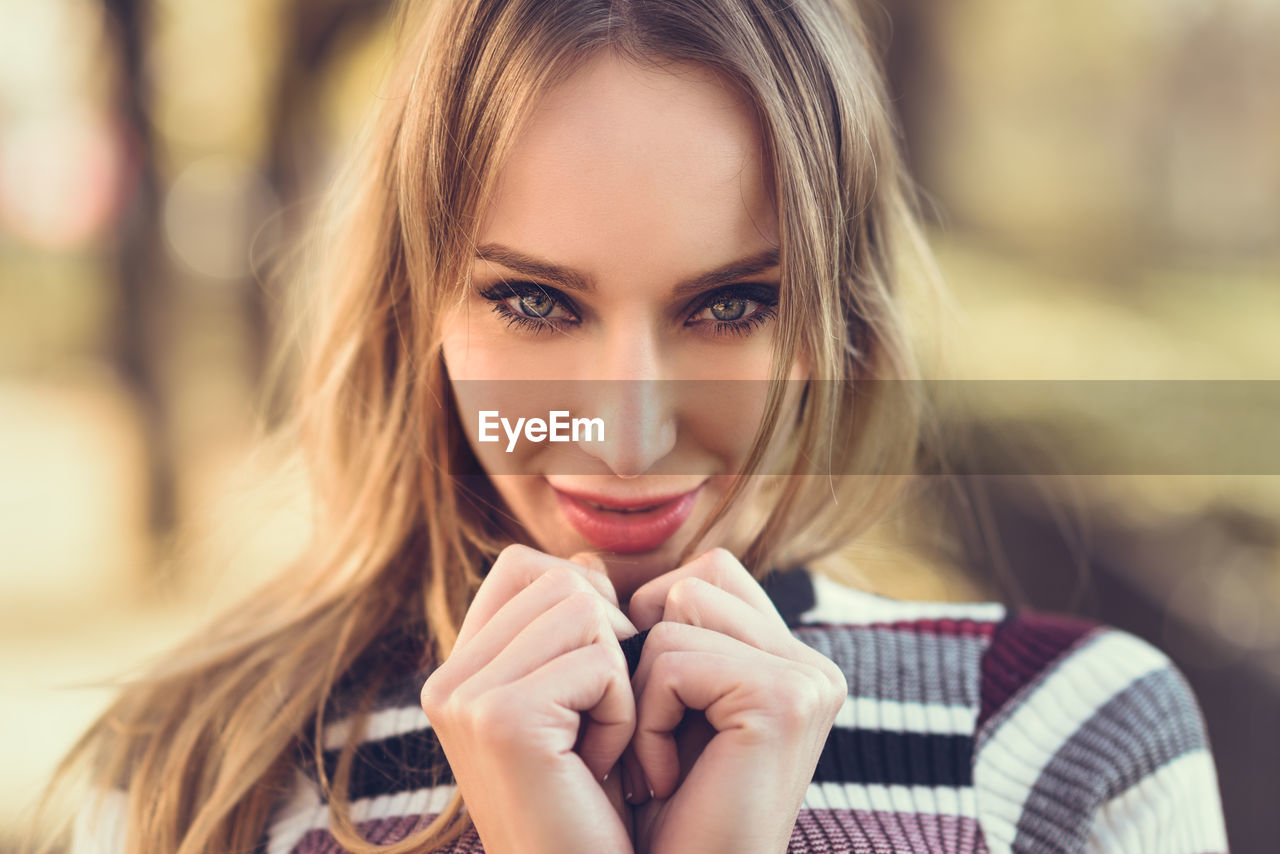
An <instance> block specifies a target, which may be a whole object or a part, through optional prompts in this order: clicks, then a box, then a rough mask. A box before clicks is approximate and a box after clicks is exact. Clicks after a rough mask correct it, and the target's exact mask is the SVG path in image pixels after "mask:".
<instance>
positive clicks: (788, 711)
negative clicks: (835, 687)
mask: <svg viewBox="0 0 1280 854" xmlns="http://www.w3.org/2000/svg"><path fill="white" fill-rule="evenodd" d="M779 681H780V683H781V684H779V685H778V686H776V687H777V690H776V692H775V696H776V697H777V704H776V706H775V710H776V713H777V715H778V716H779V717H780V718H781V719H782V720H783V721H784V722H786V723H787V724H792V725H798V724H803V723H805V722H808V721H811V720H813V718H814V717H815V716H817V715H819V714H820V713H821V712H823V711H825V710H826V708H827V703H826V697H825V693H824V692H823V691H822V689H821V688H820V687H819V685H818V684H817V683H816V682H814V680H812V679H809V678H805V677H804V676H801V675H798V674H789V675H787V676H785V677H783V678H782V679H780V680H779Z"/></svg>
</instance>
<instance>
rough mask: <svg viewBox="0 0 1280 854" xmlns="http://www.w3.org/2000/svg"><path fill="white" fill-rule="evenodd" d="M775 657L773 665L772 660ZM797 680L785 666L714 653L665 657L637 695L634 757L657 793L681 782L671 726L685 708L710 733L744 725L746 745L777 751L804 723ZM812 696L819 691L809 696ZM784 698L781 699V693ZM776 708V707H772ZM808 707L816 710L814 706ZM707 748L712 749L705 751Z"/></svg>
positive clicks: (681, 717)
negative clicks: (700, 714) (698, 714)
mask: <svg viewBox="0 0 1280 854" xmlns="http://www.w3.org/2000/svg"><path fill="white" fill-rule="evenodd" d="M772 661H774V662H777V661H778V659H776V658H774V659H772ZM801 684H802V680H800V679H798V678H797V674H790V675H788V673H787V668H786V667H781V666H776V665H772V666H771V665H769V664H768V663H762V662H760V661H754V660H748V659H743V658H738V657H734V656H730V655H724V654H721V653H716V652H702V651H699V652H691V651H687V650H680V651H674V652H667V653H665V654H663V655H662V656H661V657H660V658H659V659H658V660H657V661H656V662H655V664H654V670H653V676H652V679H651V682H650V685H649V686H648V688H647V689H646V690H645V691H644V693H642V694H638V695H637V698H638V699H637V701H636V704H637V705H636V731H635V737H634V738H633V739H632V748H633V749H634V750H635V756H636V760H637V762H639V764H640V766H641V770H642V772H643V774H644V776H645V778H646V780H647V781H648V786H649V789H650V790H652V792H653V796H654V797H655V798H659V799H662V798H668V797H670V796H671V795H672V793H674V792H675V790H676V787H677V786H678V785H679V782H680V756H679V750H678V746H677V744H676V738H675V732H676V729H677V728H678V727H679V726H680V724H681V723H682V722H683V720H684V716H685V711H686V710H687V709H699V710H702V711H704V713H705V715H706V720H707V723H709V724H710V725H711V726H712V727H713V728H714V729H715V730H716V733H717V735H716V736H715V738H720V737H722V736H721V735H720V734H721V733H724V732H725V731H727V730H734V729H741V730H742V731H743V732H744V733H746V734H747V735H746V736H745V737H746V739H747V742H748V743H749V744H751V745H753V746H757V747H763V748H765V749H767V750H769V751H772V752H777V750H778V746H779V745H780V744H781V743H782V739H784V738H786V737H788V736H792V735H794V734H793V733H792V732H791V730H793V729H795V728H796V727H797V726H799V725H801V723H800V722H799V721H797V720H796V715H795V714H794V713H792V712H791V711H790V710H791V709H792V708H796V707H806V708H807V706H805V703H806V702H807V701H808V698H807V697H806V698H804V700H803V701H799V702H798V701H797V699H796V698H795V697H793V696H790V695H793V694H796V693H801V692H797V687H796V686H798V685H801ZM814 696H816V695H814ZM779 697H785V698H786V699H785V702H784V703H781V704H779V703H778V698H779ZM775 708H776V709H778V711H774V709H775ZM813 708H815V709H817V708H819V706H818V704H816V703H815V704H814V706H813ZM708 749H709V748H708Z"/></svg>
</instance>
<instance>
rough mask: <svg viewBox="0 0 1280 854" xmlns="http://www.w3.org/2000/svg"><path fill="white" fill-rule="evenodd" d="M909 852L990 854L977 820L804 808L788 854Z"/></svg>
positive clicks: (872, 811) (884, 853) (788, 847)
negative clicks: (987, 853) (987, 852)
mask: <svg viewBox="0 0 1280 854" xmlns="http://www.w3.org/2000/svg"><path fill="white" fill-rule="evenodd" d="M904 851H929V852H945V854H985V852H986V851H987V844H986V841H985V840H984V839H983V836H982V831H981V829H980V828H979V827H978V822H977V819H973V818H964V817H960V816H951V815H931V814H928V813H901V812H881V811H879V810H842V809H813V810H810V809H804V810H801V811H800V815H799V817H798V818H797V819H796V826H795V828H794V829H793V830H792V831H791V843H790V844H789V845H788V846H787V854H809V853H810V852H812V854H818V852H823V854H830V852H857V854H864V852H865V854H881V852H883V854H897V852H904Z"/></svg>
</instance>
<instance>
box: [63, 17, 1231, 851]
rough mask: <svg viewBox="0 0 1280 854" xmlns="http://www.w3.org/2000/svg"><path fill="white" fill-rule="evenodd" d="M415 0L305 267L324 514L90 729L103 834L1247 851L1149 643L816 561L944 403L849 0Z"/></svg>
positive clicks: (906, 222)
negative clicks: (274, 570)
mask: <svg viewBox="0 0 1280 854" xmlns="http://www.w3.org/2000/svg"><path fill="white" fill-rule="evenodd" d="M406 8H407V9H408V10H409V11H410V12H411V13H416V12H423V13H424V14H423V15H422V17H421V19H420V20H419V19H418V18H416V17H412V16H408V15H407V16H406V18H405V19H404V20H405V30H404V32H405V33H406V35H407V36H408V38H407V40H406V42H405V45H404V47H403V49H402V51H401V54H400V57H401V61H400V63H399V65H398V66H397V68H398V71H397V72H396V74H395V76H394V81H395V82H394V86H393V88H392V90H391V91H390V93H389V94H387V95H386V96H385V97H383V98H380V99H379V109H380V112H379V114H378V116H377V118H376V120H375V122H374V124H373V125H372V126H371V128H372V129H371V132H370V133H369V134H368V135H367V136H366V137H365V139H364V140H363V144H362V148H361V153H360V156H359V159H358V160H357V161H356V164H357V166H356V168H355V169H354V170H353V171H352V172H350V173H349V174H348V175H347V181H346V183H345V184H343V185H342V187H341V189H340V191H339V192H337V193H336V194H335V198H336V199H337V200H339V201H338V211H337V213H338V217H337V219H336V223H337V225H336V228H335V230H334V231H333V232H331V235H330V239H329V241H328V242H327V243H326V244H325V245H326V248H327V249H328V250H329V251H328V252H327V254H326V255H325V256H324V259H323V260H324V263H323V264H322V265H321V267H322V269H323V273H324V276H325V278H324V279H323V280H322V281H321V282H320V283H319V285H318V286H317V294H318V296H319V297H320V298H321V301H322V307H321V309H320V312H319V314H318V317H319V318H320V328H319V335H318V337H317V338H316V339H315V340H314V342H313V348H312V350H311V351H310V352H311V355H310V359H309V361H308V362H307V373H306V375H305V377H304V379H303V382H302V384H301V394H300V397H299V406H298V408H297V421H296V427H297V435H298V438H299V441H301V442H302V443H303V447H304V448H305V449H306V451H307V453H308V456H309V461H310V465H311V470H312V471H313V472H314V485H315V489H316V494H317V497H318V500H319V502H320V504H319V507H320V511H321V513H322V516H321V518H320V520H319V523H318V524H317V526H316V537H315V540H314V541H313V543H312V546H311V548H310V549H309V550H308V551H307V553H306V554H305V555H304V556H303V557H302V558H301V559H300V560H299V561H298V562H297V563H296V565H294V566H293V567H292V568H291V569H290V570H289V571H288V572H286V573H283V574H282V575H281V576H280V577H278V578H277V579H275V580H273V581H271V582H269V583H267V584H265V585H264V586H263V587H262V588H261V589H260V590H258V591H255V592H254V594H253V595H252V596H250V597H248V598H247V599H246V600H245V602H244V603H243V605H242V606H241V607H238V608H237V609H235V610H234V611H233V612H232V613H229V614H227V615H226V616H225V617H223V618H222V619H220V620H218V621H216V622H215V623H214V624H213V625H212V626H210V627H209V628H208V629H207V630H206V631H204V632H202V633H201V634H200V635H199V637H198V638H197V639H195V640H193V641H192V642H191V643H190V644H189V645H187V646H186V647H184V648H182V649H181V650H180V651H179V652H178V653H177V654H176V655H174V656H173V657H172V659H171V660H170V662H169V663H168V664H167V665H166V666H165V667H163V668H161V669H160V670H158V671H157V672H156V673H154V674H153V675H152V676H151V677H150V678H149V679H147V680H145V681H142V682H139V683H137V684H135V685H132V686H130V688H129V689H128V690H127V691H125V692H124V693H123V694H122V696H121V697H120V699H119V700H118V701H117V702H116V703H115V705H113V706H112V708H111V709H109V710H108V712H107V713H106V714H105V715H104V716H103V718H102V719H101V720H100V721H98V722H97V723H96V724H95V726H94V727H93V728H92V729H91V730H90V732H89V733H87V734H86V736H85V737H84V739H82V741H81V743H80V744H78V745H77V748H76V750H75V752H74V753H73V756H72V759H75V760H84V761H86V762H88V764H89V765H91V767H93V768H94V769H95V784H96V786H97V788H98V790H99V791H100V792H101V793H102V794H101V797H99V798H97V799H96V800H95V801H94V802H92V804H91V805H90V806H88V807H86V808H85V809H84V810H83V811H82V812H81V813H80V815H79V817H78V819H77V824H76V836H75V840H76V842H75V850H95V849H93V848H92V847H91V846H92V845H94V844H99V845H105V846H107V847H106V850H112V851H130V852H148V854H151V852H171V851H172V852H184V854H186V852H198V851H210V852H212V851H218V852H224V851H249V850H263V851H267V852H278V851H279V852H283V851H294V852H315V851H337V850H350V851H392V852H408V851H428V850H447V851H476V850H481V847H483V850H485V851H488V852H515V851H520V852H538V851H590V852H625V851H652V852H703V851H721V850H723V851H735V852H743V851H760V852H766V851H767V852H778V851H782V850H788V849H789V850H793V851H829V850H875V851H891V850H892V851H899V850H945V851H984V850H996V849H1000V850H1082V849H1085V848H1091V849H1094V850H1120V849H1121V848H1123V849H1124V850H1142V851H1183V850H1185V851H1212V850H1225V847H1226V842H1225V837H1224V835H1223V830H1222V820H1221V814H1220V811H1219V809H1218V806H1217V803H1218V800H1217V799H1218V796H1217V788H1216V779H1215V777H1214V771H1213V764H1212V761H1211V759H1210V757H1209V753H1208V746H1207V742H1206V740H1205V734H1204V731H1203V727H1202V724H1201V721H1200V717H1199V713H1198V711H1197V709H1196V706H1195V702H1194V698H1193V697H1192V696H1191V694H1190V692H1189V690H1188V688H1187V686H1186V684H1185V682H1184V681H1182V679H1181V677H1180V676H1179V674H1178V673H1177V671H1176V670H1174V669H1173V668H1172V666H1171V665H1170V663H1169V662H1168V660H1167V659H1166V658H1164V657H1163V656H1162V655H1161V654H1160V653H1159V652H1158V651H1156V650H1154V649H1153V648H1151V647H1150V646H1148V645H1146V644H1145V643H1143V642H1141V641H1139V640H1138V639H1136V638H1134V637H1132V636H1129V635H1126V634H1123V633H1121V632H1118V631H1114V630H1110V629H1106V628H1104V627H1100V626H1093V625H1088V624H1084V623H1081V622H1078V621H1072V620H1067V619H1064V618H1054V617H1049V616H1044V615H1035V614H1025V613H1015V612H1013V611H1007V610H1006V609H1004V608H1003V607H1002V606H1000V605H999V604H997V603H985V604H970V605H946V604H941V603H908V602H896V601H894V600H889V599H884V598H881V597H878V596H874V595H871V594H868V593H864V592H861V591H858V590H857V589H855V588H854V587H853V586H850V585H845V584H840V583H838V582H837V581H836V580H835V579H834V578H831V577H828V576H826V575H823V574H821V573H819V572H816V571H811V567H812V566H814V565H815V564H816V563H817V562H818V561H821V560H823V559H826V558H830V557H831V556H832V555H834V554H836V553H837V552H838V551H839V550H840V549H841V548H842V547H844V546H846V545H847V544H849V543H850V542H852V541H853V540H854V539H855V538H856V537H857V536H858V535H859V534H860V533H861V532H862V531H864V530H865V529H866V527H867V526H868V525H869V524H870V523H871V521H872V520H873V519H874V518H875V517H876V515H878V514H879V513H881V512H883V510H884V508H885V507H886V506H887V505H888V502H889V501H890V499H891V498H892V497H893V495H894V493H895V491H896V490H897V489H898V487H899V486H900V481H901V478H899V477H897V475H900V474H902V473H904V472H906V471H907V469H908V466H909V463H910V461H911V460H912V459H913V457H914V455H915V453H916V448H917V444H918V438H919V434H920V430H919V411H920V410H919V402H918V401H916V400H914V399H913V398H912V397H911V396H910V395H909V394H908V393H904V392H903V391H902V389H903V388H911V386H910V385H909V384H903V385H902V386H899V387H897V390H896V391H892V389H894V388H895V384H893V383H880V382H877V381H880V380H910V379H912V378H913V377H915V376H916V368H915V365H914V361H913V359H912V355H911V353H910V350H909V348H908V346H907V343H906V341H907V337H906V334H905V331H904V328H903V319H902V318H901V317H900V313H899V309H898V303H897V290H898V287H899V284H898V282H897V281H896V279H895V270H896V269H897V264H898V262H899V261H901V260H902V259H903V258H904V257H905V256H908V255H911V254H913V253H914V254H915V255H916V256H917V257H920V258H923V257H925V256H924V255H923V253H924V251H925V250H924V248H923V243H922V242H921V240H920V238H919V235H918V232H917V230H916V226H915V224H914V220H913V218H912V213H911V210H912V209H911V205H910V204H909V189H908V188H909V183H908V179H907V177H906V176H905V174H904V172H903V168H902V164H901V161H900V159H899V155H898V152H897V149H896V147H895V136H894V130H893V125H892V122H891V120H890V116H889V112H888V109H887V101H886V98H885V94H884V92H883V90H882V88H881V83H880V79H879V74H878V71H877V69H876V64H875V62H874V61H873V58H872V55H871V53H870V51H869V48H868V42H867V38H866V35H865V33H864V31H863V27H862V24H861V23H860V21H859V19H858V17H857V15H856V14H855V11H854V9H853V8H852V6H851V4H849V3H845V2H840V0H798V1H797V0H789V2H786V3H776V2H771V0H718V2H713V1H712V0H705V2H684V0H650V2H641V0H558V2H535V0H514V2H494V0H453V2H430V3H422V4H415V5H413V6H412V7H406ZM557 418H560V419H562V420H561V422H560V425H559V426H560V428H562V429H560V430H559V432H558V433H557V427H556V423H557ZM522 419H523V420H522ZM531 419H539V420H538V421H537V422H535V421H533V420H531ZM563 419H569V420H568V423H567V425H566V423H565V422H564V421H563ZM597 425H598V429H597ZM557 435H559V436H560V438H559V439H556V436H557ZM424 712H425V715H424V714H423V713H424ZM464 802H465V810H464V809H463V804H464Z"/></svg>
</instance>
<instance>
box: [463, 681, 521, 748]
mask: <svg viewBox="0 0 1280 854" xmlns="http://www.w3.org/2000/svg"><path fill="white" fill-rule="evenodd" d="M520 708H521V707H520V704H518V703H512V702H510V700H509V699H508V698H507V697H506V696H505V694H504V692H503V691H501V690H500V689H494V690H492V691H488V692H486V693H485V694H483V695H482V696H480V697H477V698H475V699H474V700H473V701H472V702H470V703H468V704H467V712H466V715H465V717H466V720H467V722H468V725H469V729H470V730H471V731H473V732H476V733H481V734H483V735H484V737H485V739H486V740H487V741H491V742H497V743H503V742H506V741H511V740H515V739H518V738H519V736H518V735H517V730H518V727H517V726H516V724H518V723H519V722H520V712H519V711H518V710H519V709H520Z"/></svg>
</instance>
